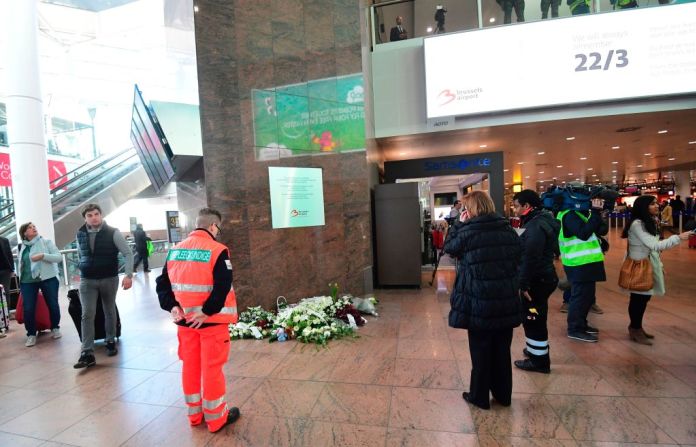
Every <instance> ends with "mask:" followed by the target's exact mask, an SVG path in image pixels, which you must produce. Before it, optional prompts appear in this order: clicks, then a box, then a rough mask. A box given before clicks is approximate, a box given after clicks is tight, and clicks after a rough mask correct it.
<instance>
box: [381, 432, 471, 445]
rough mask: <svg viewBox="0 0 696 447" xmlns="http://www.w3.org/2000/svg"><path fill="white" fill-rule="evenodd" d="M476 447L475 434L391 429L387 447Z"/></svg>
mask: <svg viewBox="0 0 696 447" xmlns="http://www.w3.org/2000/svg"><path fill="white" fill-rule="evenodd" d="M422 446H438V447H476V446H478V439H477V437H476V435H475V434H469V433H447V432H437V431H424V430H403V429H397V428H390V429H389V431H388V433H387V447H422Z"/></svg>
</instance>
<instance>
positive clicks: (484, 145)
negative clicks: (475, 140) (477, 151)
mask: <svg viewBox="0 0 696 447" xmlns="http://www.w3.org/2000/svg"><path fill="white" fill-rule="evenodd" d="M479 147H488V145H487V144H482V145H480V146H479Z"/></svg>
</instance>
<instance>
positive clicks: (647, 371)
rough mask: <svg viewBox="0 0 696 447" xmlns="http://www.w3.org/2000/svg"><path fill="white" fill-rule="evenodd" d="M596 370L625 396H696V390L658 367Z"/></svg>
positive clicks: (597, 367) (622, 367)
mask: <svg viewBox="0 0 696 447" xmlns="http://www.w3.org/2000/svg"><path fill="white" fill-rule="evenodd" d="M594 369H595V371H597V372H598V373H599V374H600V375H601V376H602V377H604V378H605V379H606V380H607V381H608V382H609V383H610V384H611V385H612V386H614V388H616V389H617V390H619V391H620V392H621V394H623V395H624V396H637V397H648V396H653V397H695V396H696V390H694V389H693V388H691V387H690V386H688V385H687V384H685V383H684V382H682V381H681V380H679V379H677V378H675V377H674V376H673V375H672V374H670V373H669V372H668V371H666V370H665V369H663V368H661V367H659V366H656V365H652V366H646V365H631V366H611V367H610V366H595V367H594Z"/></svg>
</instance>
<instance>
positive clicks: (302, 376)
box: [270, 354, 339, 381]
mask: <svg viewBox="0 0 696 447" xmlns="http://www.w3.org/2000/svg"><path fill="white" fill-rule="evenodd" d="M338 361H339V359H338V358H337V357H334V356H329V355H305V354H287V355H286V356H285V359H284V360H283V361H282V362H281V363H280V364H279V365H278V366H277V367H276V368H275V369H274V370H273V372H272V373H271V374H270V377H273V378H276V379H291V380H314V381H327V380H329V379H330V377H331V373H332V372H333V369H334V367H335V366H336V364H337V363H338Z"/></svg>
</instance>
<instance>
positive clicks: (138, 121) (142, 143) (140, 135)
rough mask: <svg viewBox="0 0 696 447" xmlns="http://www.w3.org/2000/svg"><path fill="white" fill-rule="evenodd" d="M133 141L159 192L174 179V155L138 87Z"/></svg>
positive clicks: (134, 100) (133, 121) (132, 131)
mask: <svg viewBox="0 0 696 447" xmlns="http://www.w3.org/2000/svg"><path fill="white" fill-rule="evenodd" d="M131 141H132V142H133V146H134V147H135V150H136V152H137V153H138V157H140V161H141V163H142V164H143V167H144V168H145V172H146V173H147V176H148V178H149V179H150V182H151V183H152V186H153V188H155V191H157V192H159V190H160V189H162V187H163V186H164V185H166V184H167V182H169V180H171V179H172V177H174V174H175V172H174V166H173V165H172V162H171V160H172V158H173V154H172V150H171V148H170V147H169V143H168V142H167V139H166V138H165V136H164V132H163V131H162V128H161V127H160V125H159V122H158V120H157V117H156V116H155V113H154V112H153V111H152V109H150V108H149V107H148V106H147V105H146V104H145V101H144V100H143V96H142V94H141V93H140V90H139V89H138V86H135V94H134V96H133V115H132V118H131Z"/></svg>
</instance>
